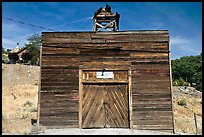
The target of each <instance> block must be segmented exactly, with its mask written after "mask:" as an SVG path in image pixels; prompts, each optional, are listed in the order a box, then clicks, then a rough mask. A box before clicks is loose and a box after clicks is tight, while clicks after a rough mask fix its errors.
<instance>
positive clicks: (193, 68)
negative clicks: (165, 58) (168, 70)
mask: <svg viewBox="0 0 204 137" xmlns="http://www.w3.org/2000/svg"><path fill="white" fill-rule="evenodd" d="M172 76H173V83H178V82H177V81H178V80H179V79H180V78H182V79H184V80H185V82H188V83H190V84H191V85H194V84H195V88H196V89H197V90H199V91H202V53H201V54H200V55H198V56H184V57H181V58H180V59H176V60H172Z"/></svg>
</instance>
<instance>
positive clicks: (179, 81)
mask: <svg viewBox="0 0 204 137" xmlns="http://www.w3.org/2000/svg"><path fill="white" fill-rule="evenodd" d="M173 86H189V83H188V82H185V80H184V79H183V78H181V77H180V78H179V79H175V80H174V81H173Z"/></svg>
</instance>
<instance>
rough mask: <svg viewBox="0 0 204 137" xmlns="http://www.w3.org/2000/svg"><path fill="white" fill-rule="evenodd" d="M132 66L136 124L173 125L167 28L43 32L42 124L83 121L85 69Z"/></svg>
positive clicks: (158, 127) (150, 126)
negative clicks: (81, 76) (80, 116)
mask: <svg viewBox="0 0 204 137" xmlns="http://www.w3.org/2000/svg"><path fill="white" fill-rule="evenodd" d="M129 67H130V68H131V80H132V81H131V87H132V89H131V90H132V118H133V127H135V128H137V129H156V130H170V131H173V118H172V97H171V96H172V94H171V89H170V88H171V86H170V66H169V32H168V31H167V30H162V31H142V30H141V31H118V32H45V33H42V59H41V91H40V92H41V98H40V124H42V125H46V126H55V127H59V126H64V127H65V126H67V127H79V125H78V114H79V113H78V110H79V109H78V108H79V69H87V68H90V69H94V68H96V69H97V68H120V69H121V68H124V69H125V68H129Z"/></svg>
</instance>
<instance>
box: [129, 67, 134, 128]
mask: <svg viewBox="0 0 204 137" xmlns="http://www.w3.org/2000/svg"><path fill="white" fill-rule="evenodd" d="M128 80H129V82H128V85H129V86H128V92H129V118H130V119H129V122H130V123H129V124H130V129H132V128H133V120H132V80H131V68H129V70H128Z"/></svg>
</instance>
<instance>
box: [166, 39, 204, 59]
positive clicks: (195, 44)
mask: <svg viewBox="0 0 204 137" xmlns="http://www.w3.org/2000/svg"><path fill="white" fill-rule="evenodd" d="M170 51H171V53H172V56H171V57H172V59H176V58H179V57H182V56H195V55H199V54H200V53H201V51H202V41H200V40H199V39H198V38H185V37H182V36H175V37H170Z"/></svg>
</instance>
